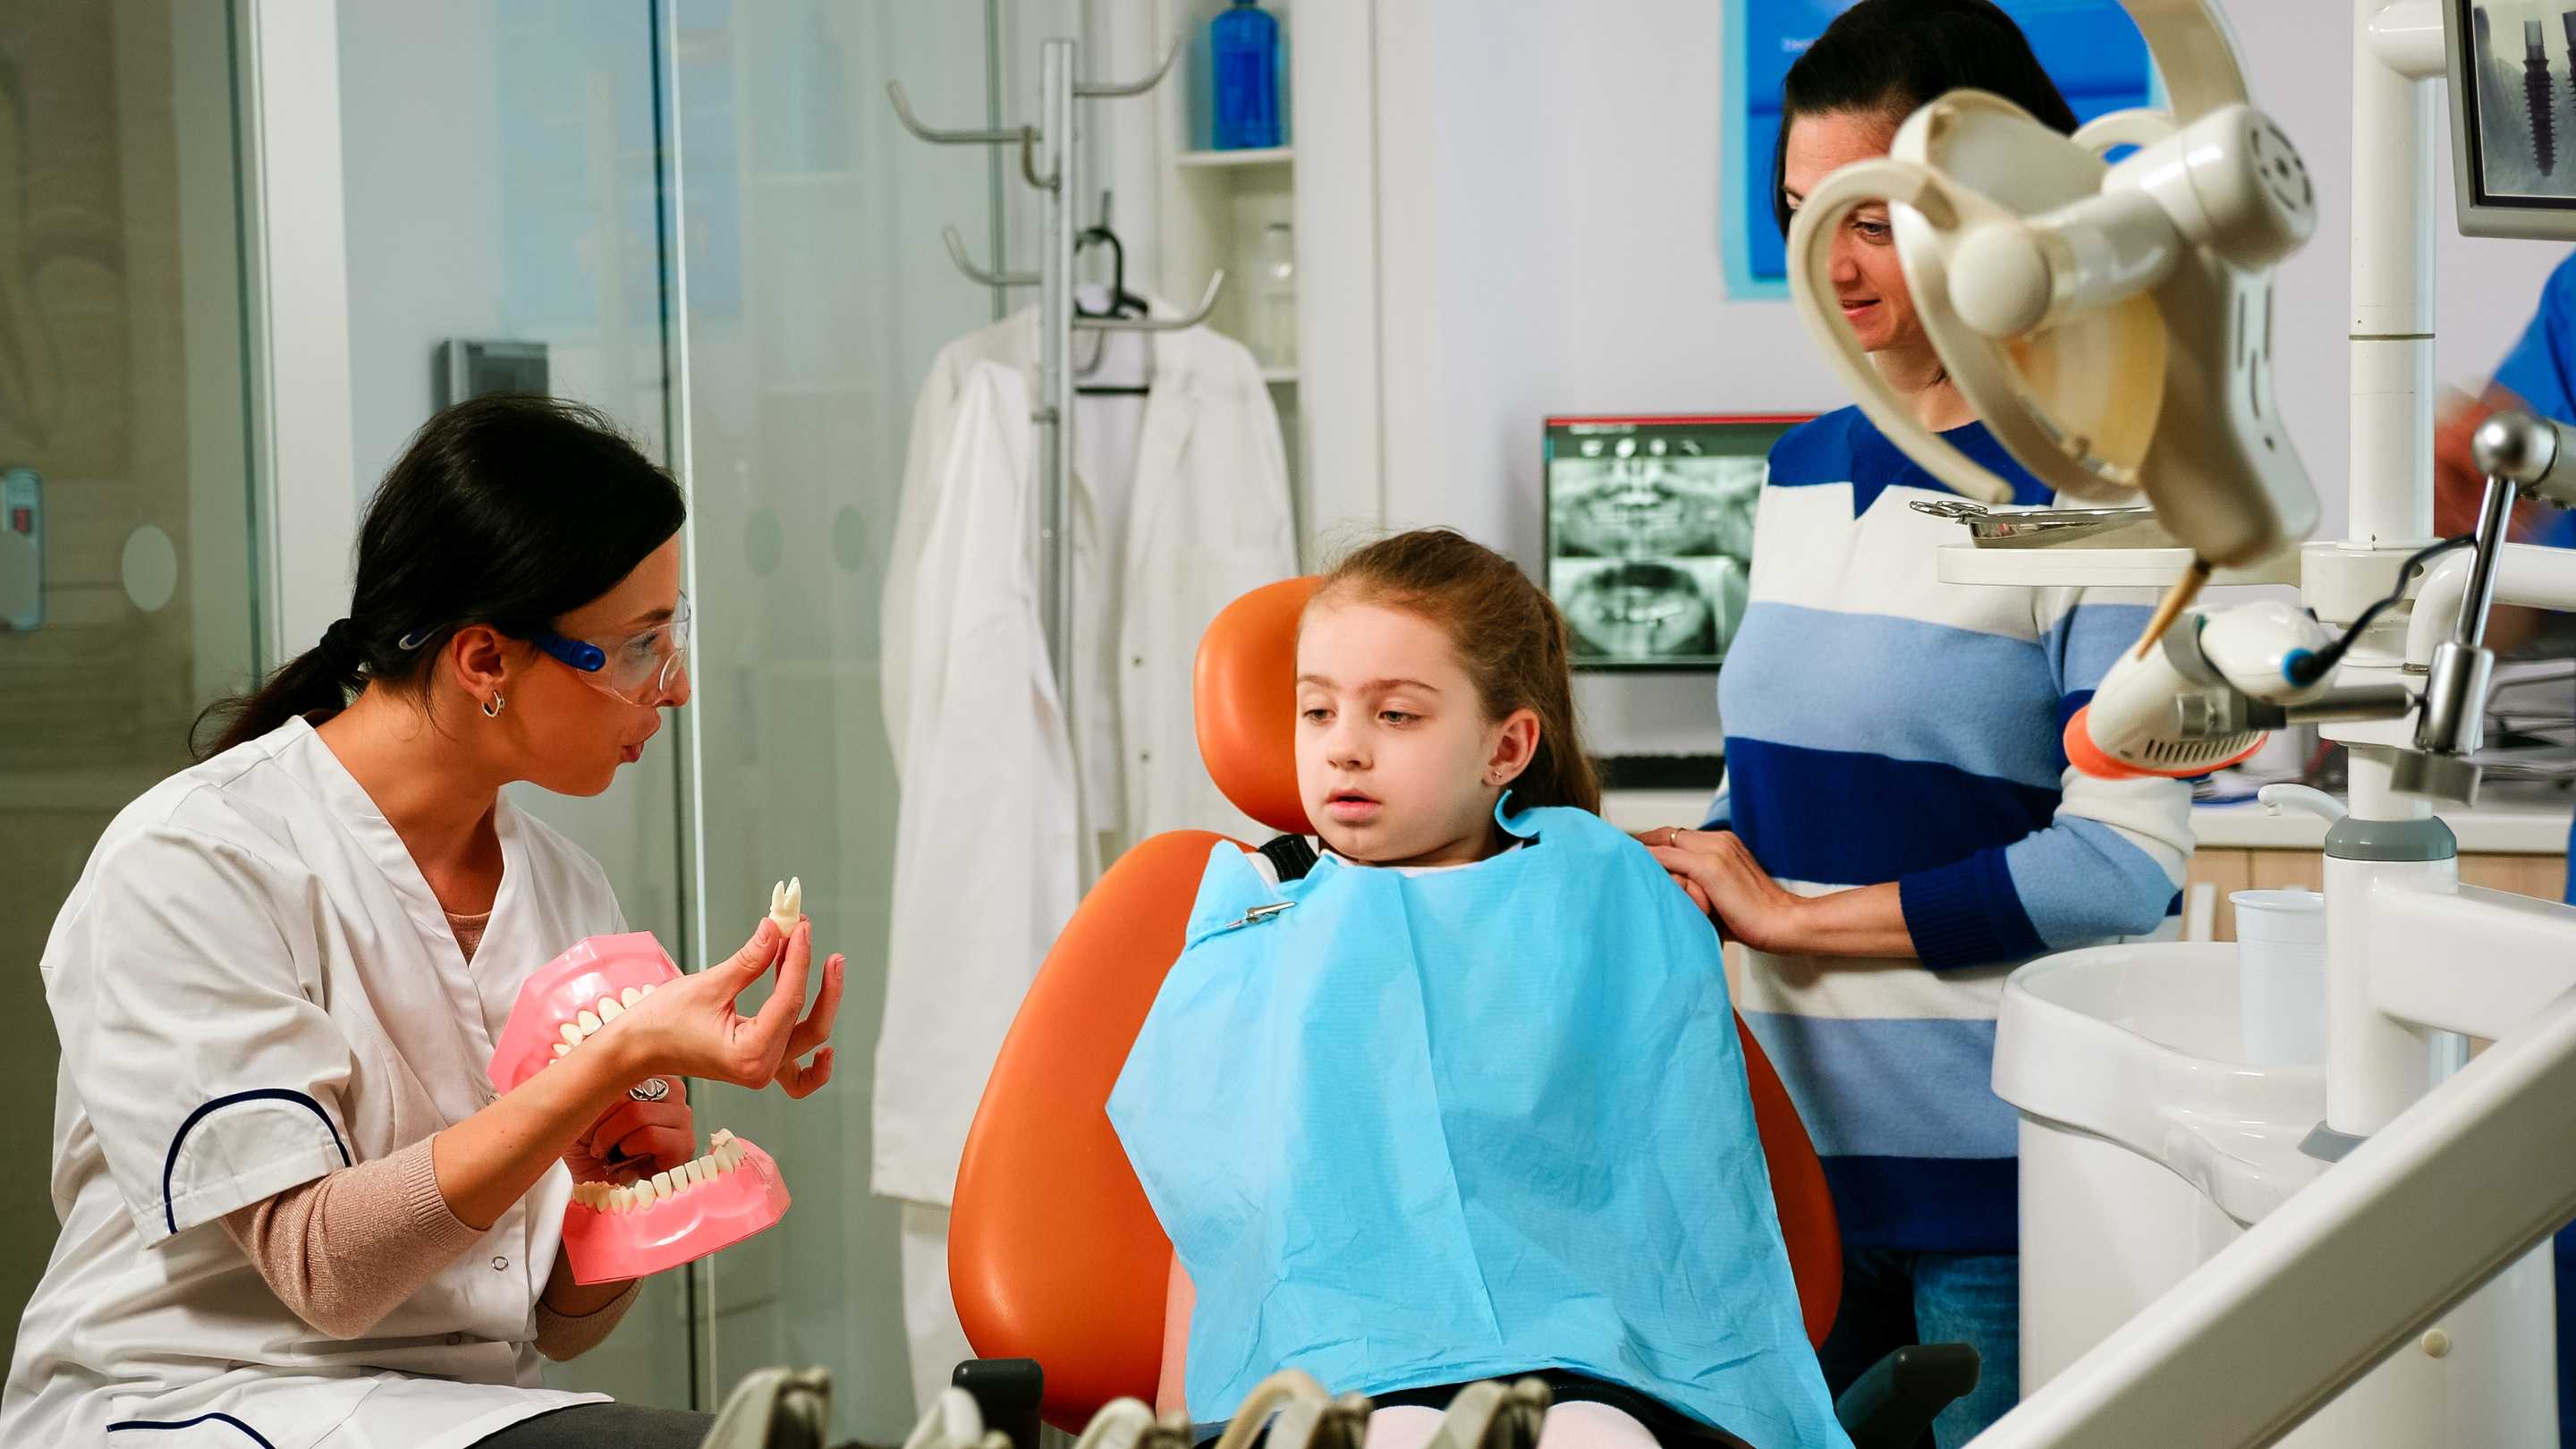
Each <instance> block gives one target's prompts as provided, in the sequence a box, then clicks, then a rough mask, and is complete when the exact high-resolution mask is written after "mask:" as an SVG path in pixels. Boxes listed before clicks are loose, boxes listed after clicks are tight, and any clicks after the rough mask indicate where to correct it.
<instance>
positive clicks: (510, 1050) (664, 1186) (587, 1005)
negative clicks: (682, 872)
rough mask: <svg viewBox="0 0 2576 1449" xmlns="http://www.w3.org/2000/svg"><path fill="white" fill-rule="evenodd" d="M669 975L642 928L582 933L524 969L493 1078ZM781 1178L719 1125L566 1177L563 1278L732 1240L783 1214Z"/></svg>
mask: <svg viewBox="0 0 2576 1449" xmlns="http://www.w3.org/2000/svg"><path fill="white" fill-rule="evenodd" d="M679 979H680V970H679V968H678V967H677V966H674V965H672V964H671V958H670V957H669V956H668V955H666V954H664V953H663V950H662V944H661V942H659V941H656V940H654V939H653V933H652V932H650V931H636V932H633V933H631V934H629V935H624V936H593V937H591V938H589V939H588V940H586V941H582V942H580V943H579V944H577V945H575V946H574V947H573V948H572V949H571V950H569V951H566V952H564V953H563V954H562V955H560V956H558V957H556V958H555V959H554V960H553V961H551V962H549V963H547V964H546V966H545V967H544V968H543V969H541V970H539V971H538V972H537V973H536V974H535V975H533V976H531V977H529V978H528V984H527V985H525V986H522V987H520V988H519V1000H518V1004H517V1005H515V1006H513V1007H512V1008H511V1009H510V1019H509V1021H508V1022H507V1023H506V1024H505V1025H503V1027H502V1028H501V1040H500V1044H499V1045H498V1046H497V1047H495V1048H494V1049H493V1052H492V1067H491V1071H492V1085H493V1087H494V1088H495V1089H496V1090H498V1091H503V1092H506V1091H509V1090H510V1089H511V1088H513V1087H516V1086H517V1085H519V1084H520V1083H521V1082H524V1081H526V1080H527V1079H528V1078H530V1077H533V1076H535V1075H536V1074H537V1073H538V1072H541V1071H543V1070H545V1069H546V1068H547V1067H550V1066H553V1065H554V1064H555V1063H556V1062H558V1061H561V1060H562V1059H564V1058H565V1057H568V1056H571V1055H572V1054H573V1053H574V1052H576V1051H579V1050H581V1047H582V1044H583V1043H584V1042H587V1041H588V1040H589V1039H590V1038H591V1037H592V1036H594V1035H597V1034H598V1033H599V1032H600V1031H601V1030H602V1029H603V1028H605V1027H606V1026H607V1025H608V1024H609V1023H610V1022H613V1021H615V1020H616V1019H617V1018H618V1017H620V1016H622V1015H624V1014H625V1013H626V1009H627V1008H628V1007H631V1006H634V1005H635V1004H637V1003H638V1002H641V1001H642V1000H643V999H644V998H645V997H646V996H649V995H651V994H652V993H653V992H654V991H655V990H656V989H657V988H659V987H661V986H663V985H666V984H668V983H670V982H673V981H677V980H679ZM787 1206H788V1196H787V1180H786V1179H785V1178H784V1177H782V1176H780V1174H779V1171H778V1164H777V1162H775V1161H774V1160H772V1159H771V1157H770V1155H769V1154H768V1153H766V1152H763V1151H761V1150H760V1149H759V1148H758V1147H755V1146H753V1145H752V1144H751V1143H750V1142H748V1141H745V1140H744V1139H742V1138H740V1137H736V1136H734V1135H733V1134H732V1133H730V1132H725V1131H718V1132H717V1133H716V1134H715V1136H714V1137H713V1138H712V1139H711V1140H710V1146H709V1148H708V1151H707V1153H706V1155H704V1156H702V1157H699V1158H697V1159H695V1160H694V1161H691V1162H688V1163H684V1164H682V1165H681V1166H680V1167H678V1168H675V1169H673V1170H671V1171H669V1172H657V1173H655V1174H653V1175H652V1176H651V1177H647V1178H640V1179H638V1180H636V1181H634V1182H632V1183H626V1184H611V1183H604V1182H589V1183H581V1184H577V1185H576V1186H575V1187H574V1189H573V1200H572V1203H571V1205H570V1206H568V1207H566V1208H565V1209H564V1225H563V1244H564V1257H565V1259H566V1260H567V1261H568V1262H570V1263H571V1264H572V1276H573V1281H575V1282H577V1283H606V1282H612V1281H615V1280H617V1279H621V1278H640V1277H643V1276H644V1275H645V1274H648V1273H658V1272H661V1271H662V1270H663V1269H665V1268H676V1267H678V1266H679V1265H680V1264H682V1263H689V1262H694V1261H696V1260H697V1259H700V1258H703V1257H705V1256H707V1255H708V1254H709V1253H713V1252H717V1251H719V1250H721V1249H724V1248H729V1247H732V1246H733V1245H734V1244H736V1243H739V1242H741V1241H742V1240H743V1239H745V1238H748V1237H750V1236H751V1235H752V1234H754V1233H757V1232H759V1231H760V1230H761V1229H763V1228H766V1227H768V1226H770V1225H771V1224H773V1223H776V1222H777V1221H778V1220H779V1219H780V1218H782V1217H785V1216H786V1215H787Z"/></svg>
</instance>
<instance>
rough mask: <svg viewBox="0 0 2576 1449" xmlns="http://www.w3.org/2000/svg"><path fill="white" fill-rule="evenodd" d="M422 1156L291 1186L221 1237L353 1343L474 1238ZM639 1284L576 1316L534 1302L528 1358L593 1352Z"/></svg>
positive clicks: (422, 1145) (281, 1292)
mask: <svg viewBox="0 0 2576 1449" xmlns="http://www.w3.org/2000/svg"><path fill="white" fill-rule="evenodd" d="M429 1153H430V1148H429V1139H427V1138H423V1139H421V1140H420V1141H418V1142H416V1143H413V1144H412V1145H411V1146H409V1147H406V1148H404V1149H403V1150H402V1151H400V1152H397V1153H395V1154H394V1155H393V1156H391V1157H380V1158H378V1159H376V1160H375V1161H373V1162H362V1163H359V1164H358V1165H357V1166H355V1167H344V1168H341V1169H340V1170H339V1171H337V1172H332V1173H327V1174H325V1175H323V1176H321V1177H317V1178H315V1179H314V1180H312V1181H311V1182H307V1183H300V1184H298V1185H297V1186H294V1187H290V1188H288V1189H287V1190H286V1191H284V1192H281V1193H279V1194H277V1195H276V1196H274V1197H271V1198H267V1199H265V1200H263V1201H260V1202H255V1203H252V1204H251V1205H250V1206H248V1207H246V1208H241V1209H238V1210H236V1211H234V1212H230V1213H227V1214H225V1215H224V1217H223V1219H222V1222H223V1225H224V1231H225V1232H227V1233H229V1234H231V1235H232V1240H233V1241H234V1242H235V1243H237V1244H239V1245H240V1246H241V1250H242V1251H243V1252H244V1253H245V1254H247V1255H249V1257H250V1260H251V1263H252V1265H253V1266H255V1267H257V1268H258V1269H259V1276H260V1277H261V1278H262V1279H263V1280H264V1281H266V1282H267V1284H268V1287H269V1291H270V1292H272V1293H275V1294H276V1295H277V1296H278V1299H279V1301H281V1302H283V1303H284V1304H285V1305H286V1306H287V1307H288V1308H289V1309H291V1310H293V1312H294V1314H295V1316H296V1317H298V1318H301V1319H303V1320H304V1321H305V1322H306V1323H308V1324H311V1325H312V1326H313V1328H314V1330H315V1331H316V1332H318V1333H322V1334H324V1335H326V1336H328V1337H331V1338H339V1339H349V1338H356V1337H359V1336H360V1335H362V1334H364V1333H365V1332H366V1331H367V1330H368V1329H371V1328H373V1327H375V1326H376V1325H377V1324H378V1323H381V1322H383V1321H384V1316H385V1315H386V1314H388V1313H391V1312H393V1311H394V1309H395V1307H396V1306H397V1305H399V1304H401V1303H402V1302H403V1300H405V1299H407V1298H409V1297H411V1296H412V1295H413V1294H414V1293H417V1292H419V1291H420V1290H421V1289H422V1288H423V1287H425V1286H427V1284H428V1283H429V1280H430V1279H432V1278H435V1277H437V1276H438V1274H439V1273H440V1271H441V1270H443V1269H445V1268H446V1267H447V1265H448V1264H450V1263H453V1262H455V1261H456V1259H457V1257H458V1255H460V1254H462V1253H463V1252H464V1251H465V1250H466V1249H468V1248H470V1247H473V1246H474V1244H475V1243H476V1242H477V1241H478V1240H480V1239H481V1238H482V1236H483V1234H482V1232H481V1231H480V1230H478V1229H475V1228H472V1227H468V1226H467V1225H466V1224H464V1223H462V1222H460V1221H458V1220H457V1217H456V1214H454V1213H452V1212H450V1211H448V1207H447V1199H446V1197H445V1196H444V1195H442V1194H441V1193H440V1192H439V1190H438V1174H437V1171H436V1169H435V1168H433V1167H432V1166H431V1163H430V1156H429ZM640 1286H641V1285H640V1284H636V1283H630V1284H628V1285H627V1288H626V1291H625V1292H624V1293H622V1294H620V1295H618V1296H617V1297H616V1298H615V1299H614V1300H612V1301H611V1302H610V1303H609V1304H608V1305H607V1306H606V1307H604V1308H601V1309H599V1310H598V1311H597V1312H595V1313H586V1314H583V1315H582V1316H581V1317H579V1318H572V1317H568V1316H566V1315H564V1314H561V1313H557V1312H555V1311H554V1310H553V1309H551V1308H548V1307H547V1306H546V1305H545V1302H544V1300H542V1299H540V1300H539V1301H538V1303H537V1352H539V1353H541V1354H544V1355H545V1356H546V1357H548V1358H550V1359H556V1360H562V1359H568V1358H574V1357H577V1356H579V1355H581V1354H585V1353H588V1352H590V1351H591V1350H592V1349H594V1348H597V1347H599V1345H600V1344H601V1342H602V1341H604V1340H605V1339H606V1338H607V1337H608V1335H609V1334H610V1333H611V1332H612V1331H614V1330H615V1329H616V1327H617V1323H618V1320H620V1319H622V1318H624V1317H625V1316H626V1310H627V1309H629V1308H631V1307H633V1306H634V1304H635V1295H636V1290H637V1289H638V1288H639V1287H640Z"/></svg>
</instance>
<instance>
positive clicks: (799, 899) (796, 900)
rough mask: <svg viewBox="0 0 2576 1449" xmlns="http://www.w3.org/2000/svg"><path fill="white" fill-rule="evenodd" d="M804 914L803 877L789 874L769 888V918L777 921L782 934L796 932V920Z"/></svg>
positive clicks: (786, 934)
mask: <svg viewBox="0 0 2576 1449" xmlns="http://www.w3.org/2000/svg"><path fill="white" fill-rule="evenodd" d="M804 914H805V878H804V877H803V876H791V877H789V878H788V879H786V880H783V881H780V882H779V883H778V884H776V885H774V886H771V887H770V888H769V919H771V920H773V921H775V922H777V923H778V933H779V934H780V935H782V936H793V935H795V934H796V922H797V920H798V919H799V918H800V917H802V916H803V915H804Z"/></svg>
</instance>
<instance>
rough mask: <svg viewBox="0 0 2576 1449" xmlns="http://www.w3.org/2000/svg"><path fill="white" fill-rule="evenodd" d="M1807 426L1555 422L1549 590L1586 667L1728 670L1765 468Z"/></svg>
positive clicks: (1764, 417) (1778, 420)
mask: <svg viewBox="0 0 2576 1449" xmlns="http://www.w3.org/2000/svg"><path fill="white" fill-rule="evenodd" d="M1805 421H1806V417H1805V416H1804V415H1801V414H1789V413H1763V414H1733V415H1728V414H1716V415H1709V416H1702V417H1560V418H1549V419H1548V420H1547V423H1546V429H1545V438H1546V442H1545V447H1546V456H1545V462H1544V465H1543V468H1542V471H1541V477H1542V478H1543V479H1544V484H1543V486H1544V489H1545V493H1546V514H1547V529H1546V533H1547V580H1546V585H1547V592H1548V596H1549V597H1550V598H1553V599H1554V600H1555V601H1556V606H1557V608H1558V609H1560V610H1562V611H1563V612H1564V614H1565V619H1566V624H1567V625H1568V627H1569V628H1571V629H1572V631H1573V634H1574V666H1575V667H1576V668H1577V669H1594V670H1664V671H1694V670H1695V671H1710V670H1715V669H1716V668H1717V667H1718V665H1719V664H1720V663H1722V662H1723V661H1724V660H1725V658H1726V646H1727V644H1728V643H1729V642H1730V641H1732V640H1733V639H1734V637H1735V629H1736V626H1737V625H1738V624H1739V623H1741V622H1742V621H1743V618H1744V606H1745V601H1746V589H1747V587H1748V585H1749V582H1750V580H1751V575H1752V566H1753V513H1754V509H1755V506H1756V505H1757V504H1758V503H1759V502H1760V500H1761V494H1762V476H1763V473H1762V467H1763V461H1764V460H1765V459H1766V458H1768V457H1769V456H1770V453H1771V445H1772V444H1773V443H1775V442H1777V441H1779V439H1780V436H1781V434H1783V433H1786V432H1788V431H1789V430H1790V429H1791V428H1793V427H1796V426H1797V425H1798V424H1800V423H1802V422H1805Z"/></svg>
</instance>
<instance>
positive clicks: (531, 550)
mask: <svg viewBox="0 0 2576 1449" xmlns="http://www.w3.org/2000/svg"><path fill="white" fill-rule="evenodd" d="M687 516H688V506H687V504H686V503H685V502H684V501H683V500H682V498H681V496H680V487H679V485H678V484H677V483H674V482H672V481H671V475H670V474H668V473H665V472H663V471H662V469H661V468H659V467H658V466H656V465H655V464H654V463H653V461H652V460H651V459H649V458H647V457H645V456H644V455H643V454H642V453H641V452H638V451H637V450H636V447H635V445H634V444H633V443H631V442H629V441H627V439H626V437H625V436H624V435H623V434H621V433H620V432H618V430H617V428H616V426H615V425H614V424H612V423H611V422H609V420H608V419H607V418H605V417H603V416H601V414H600V413H599V412H598V411H597V410H596V409H593V408H587V407H584V406H582V405H581V404H579V403H570V402H564V401H561V400H559V399H556V398H547V397H526V396H517V395H509V396H497V397H485V398H477V399H475V400H473V401H471V402H463V403H458V404H457V405H456V406H454V407H452V408H448V409H446V410H445V411H443V412H440V413H438V414H437V415H436V416H434V417H432V418H431V419H430V420H429V421H428V422H425V423H423V424H421V427H420V431H419V432H417V433H415V434H413V435H412V440H411V444H410V446H409V447H406V448H405V449H404V450H403V455H402V457H401V458H400V459H399V460H398V461H396V462H395V464H394V466H393V468H392V469H391V470H390V471H388V472H387V473H386V474H385V481H384V483H383V484H382V485H381V486H379V487H378V488H377V489H376V494H375V497H374V498H373V499H371V500H369V502H368V504H367V516H366V521H365V522H364V523H362V524H361V525H360V526H359V529H358V580H357V586H356V588H355V589H354V590H353V591H352V596H351V598H350V601H349V617H347V618H346V619H343V620H341V621H340V622H338V623H336V624H333V625H332V626H331V628H330V629H329V630H328V631H327V632H326V633H324V635H323V637H322V641H321V642H320V643H319V644H317V645H316V646H315V647H313V648H311V649H308V650H306V651H305V652H303V653H302V654H299V655H297V656H296V657H295V658H294V659H293V660H291V661H289V662H288V663H287V664H286V665H285V666H284V667H282V668H280V669H279V670H278V671H277V672H276V673H274V674H271V675H270V676H269V677H268V679H267V681H266V682H265V683H263V684H261V685H260V686H259V688H258V689H257V690H256V691H255V692H253V693H251V694H248V695H245V696H242V697H239V698H235V699H228V700H224V701H222V702H220V703H218V704H216V705H214V706H213V707H211V708H209V709H208V710H207V711H206V712H205V713H204V714H202V715H200V716H198V719H197V728H196V729H195V730H193V731H191V736H192V740H193V737H194V736H195V735H197V734H202V733H203V732H204V728H205V726H206V725H207V723H208V722H209V721H213V722H217V723H220V724H221V725H222V732H221V733H220V734H219V735H218V736H217V738H216V740H215V743H214V747H213V748H212V749H211V750H210V751H208V752H207V753H208V754H221V753H222V752H223V751H225V750H228V749H231V748H232V747H233V746H235V745H238V744H241V743H243V742H244V741H246V740H254V739H257V738H259V737H260V736H261V735H264V734H267V733H268V732H269V731H270V730H273V729H275V728H277V727H278V726H279V725H282V724H284V723H286V722H287V721H288V720H290V719H293V718H294V717H296V716H298V715H304V716H308V717H324V716H329V715H333V714H337V713H339V712H340V711H341V710H342V709H345V708H347V707H348V703H349V700H350V698H351V697H352V695H353V694H354V692H355V691H357V690H360V689H365V688H368V687H370V686H374V685H390V686H394V687H396V688H403V689H410V690H418V689H420V688H422V687H423V685H424V684H425V682H426V680H427V679H428V676H429V671H430V668H431V666H432V663H433V661H435V660H436V659H437V657H438V653H439V650H440V648H441V646H443V645H445V644H446V642H447V640H448V639H449V638H450V637H451V636H453V635H454V634H455V633H456V631H457V630H458V629H461V628H463V627H465V626H466V625H468V624H488V625H490V626H492V627H493V628H495V629H498V630H500V631H501V632H502V633H504V634H509V635H513V636H515V637H521V638H524V637H526V636H527V635H528V634H530V633H532V632H534V631H537V630H542V629H546V628H549V627H552V625H553V624H554V622H555V621H556V620H557V619H560V618H562V617H563V616H564V615H566V614H568V613H571V612H572V611H574V610H576V609H578V608H580V607H582V606H583V605H584V604H587V603H589V602H590V601H591V600H593V599H596V598H598V597H599V596H600V595H602V594H604V593H607V592H608V591H609V590H610V589H612V588H615V587H616V586H617V584H618V581H619V580H621V579H624V578H625V577H626V576H627V575H628V574H629V573H632V572H634V569H635V566H636V565H637V564H639V563H642V562H643V561H644V559H645V558H646V557H647V556H648V555H650V554H651V553H652V552H653V550H655V549H657V548H660V547H661V546H662V545H663V543H664V542H666V541H667V540H669V538H670V537H671V535H673V534H675V533H678V532H679V531H680V524H681V522H682V521H683V520H684V519H685V518H686V517H687Z"/></svg>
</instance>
